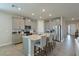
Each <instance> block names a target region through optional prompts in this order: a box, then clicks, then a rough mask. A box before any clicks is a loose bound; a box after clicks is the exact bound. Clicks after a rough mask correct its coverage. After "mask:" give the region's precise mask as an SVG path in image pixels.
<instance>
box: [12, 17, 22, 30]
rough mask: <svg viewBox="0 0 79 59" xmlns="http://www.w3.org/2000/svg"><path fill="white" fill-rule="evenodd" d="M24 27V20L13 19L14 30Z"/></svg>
mask: <svg viewBox="0 0 79 59" xmlns="http://www.w3.org/2000/svg"><path fill="white" fill-rule="evenodd" d="M21 29H24V20H23V19H20V18H13V19H12V30H21Z"/></svg>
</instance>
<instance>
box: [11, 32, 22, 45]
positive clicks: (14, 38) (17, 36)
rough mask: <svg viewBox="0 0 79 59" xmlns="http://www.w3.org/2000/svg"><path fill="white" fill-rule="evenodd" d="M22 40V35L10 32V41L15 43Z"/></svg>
mask: <svg viewBox="0 0 79 59" xmlns="http://www.w3.org/2000/svg"><path fill="white" fill-rule="evenodd" d="M21 42H22V35H21V34H19V33H13V34H12V43H13V44H17V43H21Z"/></svg>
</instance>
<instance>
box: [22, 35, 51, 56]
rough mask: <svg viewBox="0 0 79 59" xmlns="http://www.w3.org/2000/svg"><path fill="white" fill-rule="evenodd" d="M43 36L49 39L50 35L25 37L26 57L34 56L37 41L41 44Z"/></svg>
mask: <svg viewBox="0 0 79 59" xmlns="http://www.w3.org/2000/svg"><path fill="white" fill-rule="evenodd" d="M42 36H45V37H49V36H50V33H44V34H41V35H38V34H33V35H29V36H23V46H24V54H25V55H26V56H34V45H35V43H36V42H37V41H40V42H41V39H42ZM43 43H44V42H43Z"/></svg>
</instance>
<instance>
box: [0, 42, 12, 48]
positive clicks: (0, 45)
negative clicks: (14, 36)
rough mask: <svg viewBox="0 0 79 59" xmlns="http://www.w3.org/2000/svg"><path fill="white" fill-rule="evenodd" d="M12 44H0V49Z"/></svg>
mask: <svg viewBox="0 0 79 59" xmlns="http://www.w3.org/2000/svg"><path fill="white" fill-rule="evenodd" d="M11 44H12V42H10V43H5V44H0V47H2V46H7V45H11Z"/></svg>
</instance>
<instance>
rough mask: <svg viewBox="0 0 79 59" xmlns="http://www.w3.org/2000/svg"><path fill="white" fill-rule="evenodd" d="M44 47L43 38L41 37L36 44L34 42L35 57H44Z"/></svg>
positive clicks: (44, 40)
mask: <svg viewBox="0 0 79 59" xmlns="http://www.w3.org/2000/svg"><path fill="white" fill-rule="evenodd" d="M45 45H46V39H45V37H44V36H41V39H40V40H39V41H38V43H37V42H36V43H35V45H34V47H35V48H34V52H35V53H34V54H35V55H37V56H43V55H46V52H45V49H44V46H45Z"/></svg>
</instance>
